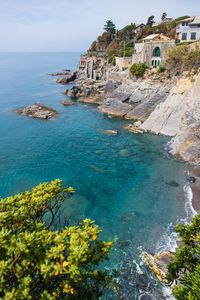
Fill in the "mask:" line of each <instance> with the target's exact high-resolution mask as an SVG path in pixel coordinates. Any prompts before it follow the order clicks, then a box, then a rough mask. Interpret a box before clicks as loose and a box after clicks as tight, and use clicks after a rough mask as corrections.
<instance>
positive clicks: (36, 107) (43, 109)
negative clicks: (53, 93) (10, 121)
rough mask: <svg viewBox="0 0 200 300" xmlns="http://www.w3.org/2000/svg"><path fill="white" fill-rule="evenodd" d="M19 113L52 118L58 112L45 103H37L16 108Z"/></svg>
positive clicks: (33, 116) (39, 117) (40, 117)
mask: <svg viewBox="0 0 200 300" xmlns="http://www.w3.org/2000/svg"><path fill="white" fill-rule="evenodd" d="M16 112H17V113H18V114H21V115H24V116H29V117H32V118H38V119H52V118H53V117H55V116H56V115H57V114H58V112H57V111H56V110H54V109H52V108H50V107H48V106H46V105H44V104H43V103H40V102H38V103H36V104H33V105H29V106H27V107H25V108H19V109H17V110H16Z"/></svg>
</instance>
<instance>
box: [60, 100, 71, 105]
mask: <svg viewBox="0 0 200 300" xmlns="http://www.w3.org/2000/svg"><path fill="white" fill-rule="evenodd" d="M61 103H62V104H63V105H65V106H70V105H74V102H73V101H70V100H67V99H65V100H63V101H62V102H61Z"/></svg>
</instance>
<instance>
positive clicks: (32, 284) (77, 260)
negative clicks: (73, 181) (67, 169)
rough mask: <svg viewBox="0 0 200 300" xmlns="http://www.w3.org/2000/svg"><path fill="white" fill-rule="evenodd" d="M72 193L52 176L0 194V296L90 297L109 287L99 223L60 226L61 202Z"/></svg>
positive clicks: (106, 244)
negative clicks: (9, 193) (26, 188)
mask: <svg viewBox="0 0 200 300" xmlns="http://www.w3.org/2000/svg"><path fill="white" fill-rule="evenodd" d="M73 193H74V189H73V188H71V187H69V188H64V187H62V183H61V181H60V180H54V181H52V182H50V183H43V184H40V185H38V186H36V187H35V188H34V189H32V190H31V191H27V192H24V193H21V194H18V195H15V196H11V197H8V198H5V199H0V299H2V300H3V299H5V300H9V299H12V300H18V299H21V300H25V299H30V300H31V299H41V300H42V299H43V300H44V299H45V300H46V299H51V300H55V299H71V300H73V299H94V300H95V299H98V298H99V297H100V296H102V292H103V291H104V289H105V287H111V286H112V283H113V279H112V276H111V275H110V272H109V271H107V270H106V269H105V268H103V267H100V266H99V264H100V263H101V262H102V261H104V260H105V259H107V258H108V254H109V249H110V247H111V244H112V242H104V241H101V240H100V239H99V234H100V230H99V228H98V226H97V225H96V224H95V223H94V222H92V221H91V220H88V219H86V220H83V221H82V222H80V223H79V224H78V225H77V226H70V227H64V228H60V225H59V224H60V221H61V220H60V219H59V214H60V212H62V210H63V207H62V204H63V203H64V202H65V201H67V199H68V197H70V195H71V194H73ZM44 217H46V219H48V224H47V222H46V223H44V221H43V220H44ZM56 224H58V225H57V226H56ZM53 225H55V226H53ZM57 228H58V229H59V230H57Z"/></svg>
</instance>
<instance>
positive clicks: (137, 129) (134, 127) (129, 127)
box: [124, 124, 144, 133]
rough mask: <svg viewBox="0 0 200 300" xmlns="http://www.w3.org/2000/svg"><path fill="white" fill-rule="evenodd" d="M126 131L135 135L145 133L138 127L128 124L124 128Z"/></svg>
mask: <svg viewBox="0 0 200 300" xmlns="http://www.w3.org/2000/svg"><path fill="white" fill-rule="evenodd" d="M124 129H126V130H128V131H129V132H133V133H143V132H144V131H143V130H142V129H140V128H138V127H137V126H134V125H133V124H128V125H127V126H124Z"/></svg>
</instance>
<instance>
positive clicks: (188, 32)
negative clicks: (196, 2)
mask: <svg viewBox="0 0 200 300" xmlns="http://www.w3.org/2000/svg"><path fill="white" fill-rule="evenodd" d="M176 39H177V40H179V41H181V42H192V41H197V40H200V16H199V17H191V18H187V19H185V20H182V21H179V22H178V23H177V26H176Z"/></svg>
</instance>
